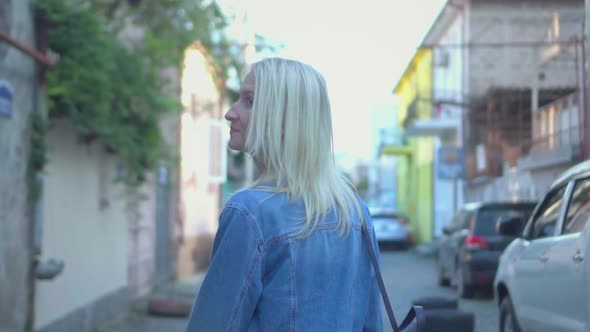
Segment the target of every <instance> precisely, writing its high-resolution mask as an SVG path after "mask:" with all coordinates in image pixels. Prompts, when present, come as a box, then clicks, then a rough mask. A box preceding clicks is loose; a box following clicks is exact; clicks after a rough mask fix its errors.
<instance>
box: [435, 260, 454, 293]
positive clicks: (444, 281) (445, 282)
mask: <svg viewBox="0 0 590 332" xmlns="http://www.w3.org/2000/svg"><path fill="white" fill-rule="evenodd" d="M436 266H437V269H436V270H437V271H438V273H437V280H438V285H439V286H441V287H446V286H449V285H450V284H451V280H449V278H447V277H446V276H445V272H444V271H443V267H442V264H441V262H440V261H437V262H436Z"/></svg>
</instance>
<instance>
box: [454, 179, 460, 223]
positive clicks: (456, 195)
mask: <svg viewBox="0 0 590 332" xmlns="http://www.w3.org/2000/svg"><path fill="white" fill-rule="evenodd" d="M457 182H458V181H457V178H453V215H455V214H456V213H457V210H459V197H458V196H459V193H458V191H457Z"/></svg>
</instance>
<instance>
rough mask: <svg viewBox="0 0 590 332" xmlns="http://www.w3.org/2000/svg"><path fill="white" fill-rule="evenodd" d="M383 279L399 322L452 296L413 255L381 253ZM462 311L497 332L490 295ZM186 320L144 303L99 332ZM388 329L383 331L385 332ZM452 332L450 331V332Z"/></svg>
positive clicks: (479, 329) (148, 331)
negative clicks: (425, 303)
mask: <svg viewBox="0 0 590 332" xmlns="http://www.w3.org/2000/svg"><path fill="white" fill-rule="evenodd" d="M381 261H382V265H383V271H382V272H383V278H384V281H385V286H386V288H387V291H388V294H389V297H390V299H391V300H392V303H393V307H394V312H395V314H396V316H397V319H398V321H400V320H401V319H402V318H403V315H405V314H406V312H407V311H408V309H409V308H410V306H411V303H412V301H413V300H414V299H416V298H417V297H422V296H433V295H434V296H436V295H441V296H454V295H455V291H454V290H453V289H451V288H441V287H439V286H438V285H437V283H436V268H435V265H434V260H433V259H432V258H428V257H424V256H421V255H418V254H416V253H415V252H414V251H412V250H410V251H382V253H381ZM201 278H202V276H197V277H196V278H194V280H193V281H191V282H187V283H184V284H180V285H176V286H175V287H176V288H175V289H176V290H175V292H174V293H175V294H176V295H175V297H176V298H177V299H179V300H183V301H191V300H192V299H193V298H194V296H195V295H194V293H195V292H196V291H195V289H196V288H198V286H197V283H198V281H199V280H200V279H201ZM459 308H460V309H461V310H465V311H470V312H473V313H474V314H475V317H476V322H475V332H496V331H498V310H497V308H496V306H495V304H494V300H493V299H492V295H491V294H485V293H482V294H477V295H476V297H475V298H474V299H471V300H461V301H460V303H459ZM383 318H384V326H388V322H387V321H386V319H387V315H386V314H385V312H384V313H383ZM185 322H186V319H185V318H161V317H153V316H149V315H147V314H146V313H145V303H141V302H140V303H138V304H137V305H136V306H135V307H134V308H133V309H132V310H131V311H130V313H129V315H127V316H126V317H125V318H124V319H123V320H119V321H116V322H112V323H111V324H107V325H105V326H104V327H103V328H101V329H99V332H140V331H141V332H162V331H166V332H174V331H178V332H181V331H182V332H184V328H185ZM387 330H388V329H386V331H387ZM449 332H452V331H449Z"/></svg>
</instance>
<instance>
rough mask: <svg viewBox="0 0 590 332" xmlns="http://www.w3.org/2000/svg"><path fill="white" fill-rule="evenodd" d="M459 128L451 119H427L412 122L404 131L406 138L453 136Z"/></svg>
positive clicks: (455, 121) (456, 122) (456, 121)
mask: <svg viewBox="0 0 590 332" xmlns="http://www.w3.org/2000/svg"><path fill="white" fill-rule="evenodd" d="M458 128H459V121H458V120H451V119H429V120H414V121H413V122H412V124H410V125H409V126H408V127H407V128H406V130H405V134H406V135H407V136H429V137H431V136H438V137H441V136H446V135H454V134H456V132H457V129H458Z"/></svg>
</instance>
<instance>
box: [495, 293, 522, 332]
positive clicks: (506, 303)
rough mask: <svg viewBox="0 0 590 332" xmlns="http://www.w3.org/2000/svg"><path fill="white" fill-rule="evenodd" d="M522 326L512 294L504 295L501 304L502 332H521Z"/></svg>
mask: <svg viewBox="0 0 590 332" xmlns="http://www.w3.org/2000/svg"><path fill="white" fill-rule="evenodd" d="M520 331H521V330H520V326H518V322H517V321H516V316H515V315H514V308H513V307H512V301H510V296H508V295H507V296H506V297H504V299H503V300H502V304H500V332H520Z"/></svg>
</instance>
